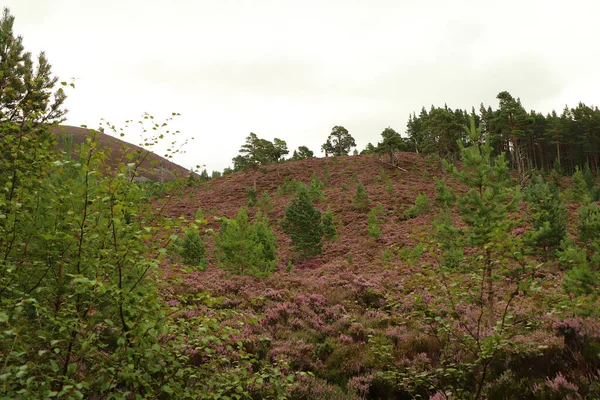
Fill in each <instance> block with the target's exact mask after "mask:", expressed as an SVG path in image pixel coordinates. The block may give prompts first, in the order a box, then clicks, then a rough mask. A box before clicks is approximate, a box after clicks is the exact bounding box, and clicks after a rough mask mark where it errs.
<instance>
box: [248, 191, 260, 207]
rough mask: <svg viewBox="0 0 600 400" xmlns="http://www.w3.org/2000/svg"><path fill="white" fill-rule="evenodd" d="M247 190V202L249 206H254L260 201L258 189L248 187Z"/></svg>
mask: <svg viewBox="0 0 600 400" xmlns="http://www.w3.org/2000/svg"><path fill="white" fill-rule="evenodd" d="M245 192H246V200H247V201H246V204H247V205H248V207H254V206H255V205H256V203H257V201H258V190H257V189H256V188H255V187H248V188H246V190H245Z"/></svg>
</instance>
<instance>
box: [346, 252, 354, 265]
mask: <svg viewBox="0 0 600 400" xmlns="http://www.w3.org/2000/svg"><path fill="white" fill-rule="evenodd" d="M346 261H347V262H348V264H349V265H352V264H354V255H353V254H352V253H348V256H347V257H346Z"/></svg>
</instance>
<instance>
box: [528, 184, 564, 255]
mask: <svg viewBox="0 0 600 400" xmlns="http://www.w3.org/2000/svg"><path fill="white" fill-rule="evenodd" d="M525 200H526V201H527V202H528V203H529V209H530V214H529V215H530V221H531V223H532V225H533V232H530V233H529V234H528V235H527V241H528V242H529V243H530V244H532V245H533V246H538V247H542V248H544V249H548V248H553V247H557V246H558V245H559V244H560V242H561V241H562V240H563V238H564V237H565V235H566V233H567V208H566V206H565V205H564V204H563V202H562V201H561V199H560V197H559V191H558V189H556V188H555V187H553V186H551V185H550V184H548V183H546V182H545V181H544V179H543V178H542V177H541V176H534V177H533V178H532V180H531V184H530V186H529V187H528V188H527V189H526V190H525Z"/></svg>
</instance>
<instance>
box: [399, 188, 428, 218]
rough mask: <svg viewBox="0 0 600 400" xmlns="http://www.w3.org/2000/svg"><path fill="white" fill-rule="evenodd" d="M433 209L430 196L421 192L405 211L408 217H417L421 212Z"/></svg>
mask: <svg viewBox="0 0 600 400" xmlns="http://www.w3.org/2000/svg"><path fill="white" fill-rule="evenodd" d="M430 210H431V206H430V205H429V197H427V195H425V194H423V193H421V194H419V195H418V196H417V199H416V200H415V204H414V205H413V206H412V207H410V208H409V209H408V210H406V212H405V216H406V218H415V217H418V216H419V215H421V214H425V213H427V212H429V211H430Z"/></svg>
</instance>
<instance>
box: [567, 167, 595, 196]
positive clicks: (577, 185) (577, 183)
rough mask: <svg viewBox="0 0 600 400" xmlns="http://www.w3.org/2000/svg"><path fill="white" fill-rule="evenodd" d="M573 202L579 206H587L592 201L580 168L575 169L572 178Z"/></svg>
mask: <svg viewBox="0 0 600 400" xmlns="http://www.w3.org/2000/svg"><path fill="white" fill-rule="evenodd" d="M571 200H572V201H573V202H574V203H578V204H587V203H589V202H590V200H591V198H590V192H589V189H588V184H587V182H586V181H585V178H584V176H583V172H581V170H580V169H579V167H577V168H575V172H574V173H573V176H572V177H571Z"/></svg>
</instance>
